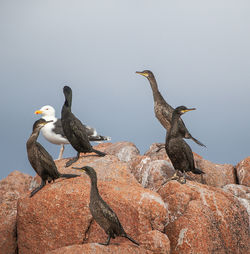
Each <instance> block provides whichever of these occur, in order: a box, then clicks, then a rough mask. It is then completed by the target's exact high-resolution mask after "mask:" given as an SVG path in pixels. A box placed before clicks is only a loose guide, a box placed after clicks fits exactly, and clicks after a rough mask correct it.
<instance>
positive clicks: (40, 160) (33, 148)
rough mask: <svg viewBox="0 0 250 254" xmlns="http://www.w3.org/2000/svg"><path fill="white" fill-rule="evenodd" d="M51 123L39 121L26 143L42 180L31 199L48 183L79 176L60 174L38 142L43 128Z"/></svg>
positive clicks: (30, 159) (32, 162)
mask: <svg viewBox="0 0 250 254" xmlns="http://www.w3.org/2000/svg"><path fill="white" fill-rule="evenodd" d="M50 122H51V121H45V120H44V119H39V120H37V121H36V122H35V123H34V125H33V131H32V134H31V135H30V137H29V139H28V140H27V142H26V147H27V153H28V159H29V162H30V164H31V166H32V167H33V168H34V170H35V171H36V173H37V174H38V175H39V176H40V177H41V178H42V183H41V185H40V186H39V187H37V188H36V189H34V190H33V191H32V192H31V194H30V197H32V196H33V195H34V194H35V193H37V192H38V191H39V190H41V189H42V188H43V187H44V186H45V185H46V181H48V182H49V183H50V182H51V181H54V180H55V179H57V178H60V177H65V178H72V177H76V176H79V175H75V174H61V173H59V172H58V170H57V167H56V164H55V162H54V160H53V158H52V157H51V155H50V154H49V153H48V152H47V151H46V150H45V149H44V148H43V146H42V145H41V144H40V143H38V142H37V138H38V135H39V132H40V130H41V128H43V126H45V125H46V124H48V123H50Z"/></svg>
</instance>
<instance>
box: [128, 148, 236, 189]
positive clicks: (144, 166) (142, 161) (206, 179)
mask: <svg viewBox="0 0 250 254" xmlns="http://www.w3.org/2000/svg"><path fill="white" fill-rule="evenodd" d="M157 150H158V146H157V144H152V145H151V146H150V148H149V150H148V151H147V152H146V153H145V156H144V157H143V158H137V159H134V160H133V161H132V162H131V163H130V167H131V168H132V169H131V171H133V173H134V174H135V176H136V179H137V180H138V181H139V182H140V183H142V181H141V179H145V178H147V179H149V180H151V182H149V183H148V186H147V185H145V187H149V188H150V189H157V188H158V186H159V184H160V182H159V180H158V179H159V175H161V178H163V179H164V181H166V180H167V178H168V177H169V175H170V174H171V167H172V168H173V166H172V164H171V161H170V159H169V158H168V156H167V154H166V151H165V149H161V150H160V151H159V152H157ZM156 160H164V161H165V164H166V165H167V162H169V163H170V164H168V166H165V169H163V168H162V169H161V170H159V169H158V168H157V167H156V168H157V170H154V169H153V170H152V169H151V165H152V161H156ZM194 160H195V165H196V167H198V168H199V169H201V170H202V171H203V172H205V174H204V175H203V176H201V175H195V174H193V173H191V172H188V173H187V176H188V179H189V180H193V181H195V182H199V183H203V184H207V185H210V186H214V187H223V186H225V185H227V184H234V183H236V176H235V168H234V166H233V165H230V164H215V163H212V162H210V161H208V160H205V159H203V158H202V157H201V156H199V155H198V154H196V153H194ZM150 164H151V165H150ZM152 174H153V175H152ZM154 174H155V176H154ZM142 184H143V183H142Z"/></svg>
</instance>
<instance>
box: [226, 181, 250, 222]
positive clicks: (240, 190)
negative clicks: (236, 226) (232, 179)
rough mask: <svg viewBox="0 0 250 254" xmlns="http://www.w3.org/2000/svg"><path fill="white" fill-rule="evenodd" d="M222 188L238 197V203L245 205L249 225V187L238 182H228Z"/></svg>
mask: <svg viewBox="0 0 250 254" xmlns="http://www.w3.org/2000/svg"><path fill="white" fill-rule="evenodd" d="M223 190H225V191H227V192H230V193H232V194H233V195H234V196H236V197H237V198H238V200H239V201H240V203H241V204H242V205H243V206H245V208H246V210H247V212H248V215H249V225H250V187H247V186H244V185H238V184H228V185H226V186H224V187H223Z"/></svg>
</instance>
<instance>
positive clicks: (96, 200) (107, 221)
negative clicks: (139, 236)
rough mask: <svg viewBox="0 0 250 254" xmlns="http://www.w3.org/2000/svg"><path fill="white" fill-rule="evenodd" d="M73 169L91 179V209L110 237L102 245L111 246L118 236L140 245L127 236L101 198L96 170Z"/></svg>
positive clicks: (113, 213) (87, 168)
mask: <svg viewBox="0 0 250 254" xmlns="http://www.w3.org/2000/svg"><path fill="white" fill-rule="evenodd" d="M73 168H74V169H78V170H82V171H85V172H86V173H87V175H88V176H89V177H90V180H91V190H90V203H89V209H90V212H91V214H92V216H93V218H94V219H95V221H96V222H97V223H98V224H99V225H100V226H101V227H102V228H103V229H104V231H105V232H106V234H107V235H108V239H107V242H106V243H100V244H102V245H109V242H110V239H111V238H113V239H114V238H115V237H116V236H122V237H125V238H127V239H129V240H130V241H131V242H133V243H135V244H137V245H139V243H137V242H136V241H135V240H134V239H132V238H131V237H130V236H129V235H127V233H126V232H125V230H124V229H123V227H122V225H121V223H120V221H119V219H118V217H117V215H116V214H115V212H114V211H113V210H112V209H111V208H110V207H109V205H108V204H107V203H106V202H105V201H104V200H103V199H102V197H101V196H100V194H99V191H98V188H97V176H96V172H95V170H94V169H93V168H92V167H89V166H85V167H82V168H76V167H73Z"/></svg>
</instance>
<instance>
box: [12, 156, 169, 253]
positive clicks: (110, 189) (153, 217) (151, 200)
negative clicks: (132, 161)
mask: <svg viewBox="0 0 250 254" xmlns="http://www.w3.org/2000/svg"><path fill="white" fill-rule="evenodd" d="M66 161H67V160H65V159H64V160H61V161H57V162H56V163H57V166H58V169H59V171H60V172H71V170H72V169H65V168H64V165H65V162H66ZM60 165H63V166H62V167H60ZM84 165H89V166H93V167H94V168H95V170H96V172H97V176H98V187H99V191H100V194H101V195H102V197H103V199H104V200H105V201H106V202H107V203H108V204H109V205H110V206H111V208H112V209H113V210H114V211H115V212H116V214H117V216H118V217H119V219H120V221H121V223H122V225H123V227H124V229H125V231H126V232H127V233H128V234H129V235H130V236H131V237H133V238H134V239H135V240H137V239H138V236H139V235H140V234H142V233H145V232H148V231H151V230H152V229H153V230H158V231H161V232H163V231H164V225H165V224H166V223H167V222H168V212H167V210H166V207H165V205H164V203H163V201H162V199H161V197H160V196H159V195H158V194H157V193H154V192H152V191H150V190H147V189H144V188H142V187H141V186H140V185H139V184H138V182H137V181H136V179H135V178H134V176H133V175H132V174H131V173H130V172H129V169H128V166H127V163H124V162H121V161H120V160H118V159H117V158H116V157H115V156H112V155H107V156H105V157H97V156H88V157H86V156H82V157H81V158H80V159H79V161H78V162H76V163H75V164H74V165H73V166H76V167H82V166H84ZM74 172H76V170H75V171H74ZM80 174H82V176H81V177H77V178H72V179H58V180H56V182H55V183H51V184H47V185H46V186H45V187H44V188H43V189H42V190H41V191H39V192H38V193H37V194H36V195H34V196H33V197H32V198H29V196H27V197H24V198H21V199H19V202H18V215H17V229H18V248H19V253H22V254H28V253H46V252H48V251H50V250H54V249H58V248H61V247H64V246H70V245H75V244H82V243H93V242H94V243H96V242H105V241H106V239H107V235H106V234H105V232H104V231H103V229H102V228H100V226H99V225H98V224H97V223H96V222H95V221H93V219H92V216H91V214H90V211H89V207H88V204H89V192H90V180H89V177H88V176H87V175H86V174H85V173H80ZM111 243H112V244H114V243H119V244H123V243H124V244H130V242H129V240H127V239H126V238H123V237H117V238H116V239H114V240H113V239H112V240H111ZM135 253H136V252H135ZM138 253H139V252H138Z"/></svg>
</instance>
